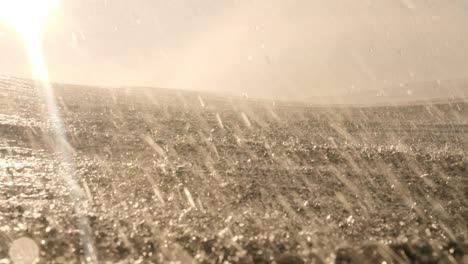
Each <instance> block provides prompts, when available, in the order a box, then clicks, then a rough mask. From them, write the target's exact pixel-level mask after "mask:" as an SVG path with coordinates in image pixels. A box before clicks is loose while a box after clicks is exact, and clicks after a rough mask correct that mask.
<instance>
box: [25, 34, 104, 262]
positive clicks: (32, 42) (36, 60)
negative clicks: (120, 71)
mask: <svg viewBox="0 0 468 264" xmlns="http://www.w3.org/2000/svg"><path fill="white" fill-rule="evenodd" d="M24 38H25V39H24V43H25V45H26V50H27V52H28V58H29V61H30V64H31V68H32V72H33V74H34V76H35V77H36V78H37V79H38V80H40V83H41V88H42V92H43V100H44V103H45V104H46V107H47V113H48V115H49V119H50V123H51V126H52V129H53V133H54V136H55V140H56V149H55V151H56V154H57V157H58V158H59V162H60V164H61V165H62V167H63V170H64V172H63V173H61V174H62V177H64V180H65V182H66V183H67V184H68V186H69V187H70V192H71V198H72V204H73V206H74V208H73V209H74V212H75V213H76V214H77V216H78V223H77V224H78V227H79V228H80V230H81V231H82V233H81V234H82V240H83V247H84V252H85V258H86V261H87V262H88V263H97V261H98V259H97V255H96V250H95V248H94V243H93V241H92V239H91V236H90V233H91V228H90V226H89V223H88V219H87V218H86V216H85V215H83V212H82V210H83V209H84V208H83V204H82V201H84V200H85V199H86V195H85V193H84V192H83V190H82V189H81V188H80V186H79V185H78V184H77V182H76V180H75V172H76V170H75V165H74V163H73V160H72V154H71V153H70V145H69V144H68V142H67V140H66V135H65V129H64V127H63V124H62V120H61V118H60V114H59V112H58V107H57V103H56V101H55V98H54V92H53V89H52V86H51V83H50V81H49V74H48V72H47V68H46V66H45V63H44V60H43V58H42V52H41V46H40V38H39V34H31V35H25V36H24Z"/></svg>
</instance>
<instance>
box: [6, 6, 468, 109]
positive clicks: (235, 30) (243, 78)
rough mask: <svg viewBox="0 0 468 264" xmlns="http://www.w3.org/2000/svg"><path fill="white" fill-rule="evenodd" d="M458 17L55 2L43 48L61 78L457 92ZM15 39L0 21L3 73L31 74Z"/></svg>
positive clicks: (296, 91) (461, 80)
mask: <svg viewBox="0 0 468 264" xmlns="http://www.w3.org/2000/svg"><path fill="white" fill-rule="evenodd" d="M466 25H468V4H467V1H461V0H450V1H447V0H431V1H427V0H399V1H395V0H380V1H352V0H346V1H339V0H327V1H318V0H293V1H282V0H226V1H217V0H195V1H194V0H171V1H162V0H158V1H153V0H135V1H131V2H130V1H125V0H64V1H60V2H59V6H58V8H57V10H55V13H54V14H53V15H51V16H50V17H48V21H47V25H46V27H45V28H44V32H43V35H42V37H43V40H42V45H43V52H44V57H45V59H46V63H47V66H48V69H49V72H50V79H51V80H54V81H58V82H64V83H77V84H90V85H99V86H151V87H165V88H178V89H196V90H207V91H213V92H217V93H224V94H226V93H227V94H241V93H247V94H249V96H252V97H263V98H274V99H278V98H280V99H291V100H306V101H307V100H311V101H313V100H315V99H317V98H320V99H321V100H326V98H328V99H330V98H335V99H336V98H340V101H343V102H347V101H349V102H351V101H353V100H354V101H358V100H361V99H362V97H363V95H366V96H369V93H370V94H372V96H376V93H375V91H378V92H379V93H384V94H386V95H387V96H388V97H387V99H386V100H397V99H392V98H393V97H398V98H400V99H401V98H403V99H401V100H409V99H408V97H409V98H410V99H411V100H418V99H419V98H418V96H422V95H427V93H428V91H429V90H430V88H428V87H440V86H442V87H443V89H442V91H440V89H439V90H438V92H435V93H436V94H434V95H433V97H439V96H442V95H447V94H451V93H458V95H460V89H465V90H466V84H467V83H468V81H467V78H468V50H467V49H466V47H468V27H467V26H466ZM22 45H23V44H22V40H21V36H20V35H19V34H17V33H16V32H15V31H13V30H12V29H10V28H8V27H7V26H6V25H4V24H1V23H0V50H3V51H8V52H2V55H1V59H0V74H2V75H11V76H17V77H31V74H30V66H29V64H28V61H27V56H26V53H25V51H24V49H23V48H22ZM447 86H450V87H452V88H453V87H455V88H456V90H453V89H452V88H451V89H452V90H450V92H449V93H447V92H446V91H444V89H445V88H446V87H447ZM421 87H422V88H421ZM460 87H462V88H460ZM457 89H458V90H457ZM433 90H434V89H433ZM392 93H395V94H392ZM353 94H354V95H355V96H356V97H355V98H354V97H353V96H352V95H353ZM377 95H378V93H377ZM400 99H398V100H400ZM371 100H374V99H371Z"/></svg>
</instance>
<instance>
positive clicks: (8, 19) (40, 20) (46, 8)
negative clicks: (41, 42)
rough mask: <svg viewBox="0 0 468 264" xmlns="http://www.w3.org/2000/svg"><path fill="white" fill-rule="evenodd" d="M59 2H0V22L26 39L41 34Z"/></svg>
mask: <svg viewBox="0 0 468 264" xmlns="http://www.w3.org/2000/svg"><path fill="white" fill-rule="evenodd" d="M57 4H58V0H0V20H1V21H3V22H4V23H6V24H7V25H9V26H10V27H12V28H13V29H14V30H16V31H18V32H19V33H20V34H22V35H23V36H24V37H26V38H30V37H32V35H37V34H40V32H41V30H42V27H43V25H44V21H45V19H46V18H47V16H48V15H49V14H50V13H51V12H52V11H53V10H54V9H55V8H56V7H57Z"/></svg>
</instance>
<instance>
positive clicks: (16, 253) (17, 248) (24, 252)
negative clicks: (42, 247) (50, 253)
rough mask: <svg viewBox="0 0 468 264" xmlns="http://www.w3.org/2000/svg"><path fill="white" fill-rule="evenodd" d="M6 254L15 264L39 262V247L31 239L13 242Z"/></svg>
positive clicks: (24, 238) (20, 239) (19, 239)
mask: <svg viewBox="0 0 468 264" xmlns="http://www.w3.org/2000/svg"><path fill="white" fill-rule="evenodd" d="M8 254H9V255H10V258H11V260H12V261H13V263H15V264H32V263H36V262H37V261H38V260H39V247H38V246H37V244H36V242H34V241H33V240H32V239H30V238H27V237H22V238H18V239H16V240H15V241H13V243H12V244H11V247H10V251H9V252H8Z"/></svg>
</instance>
